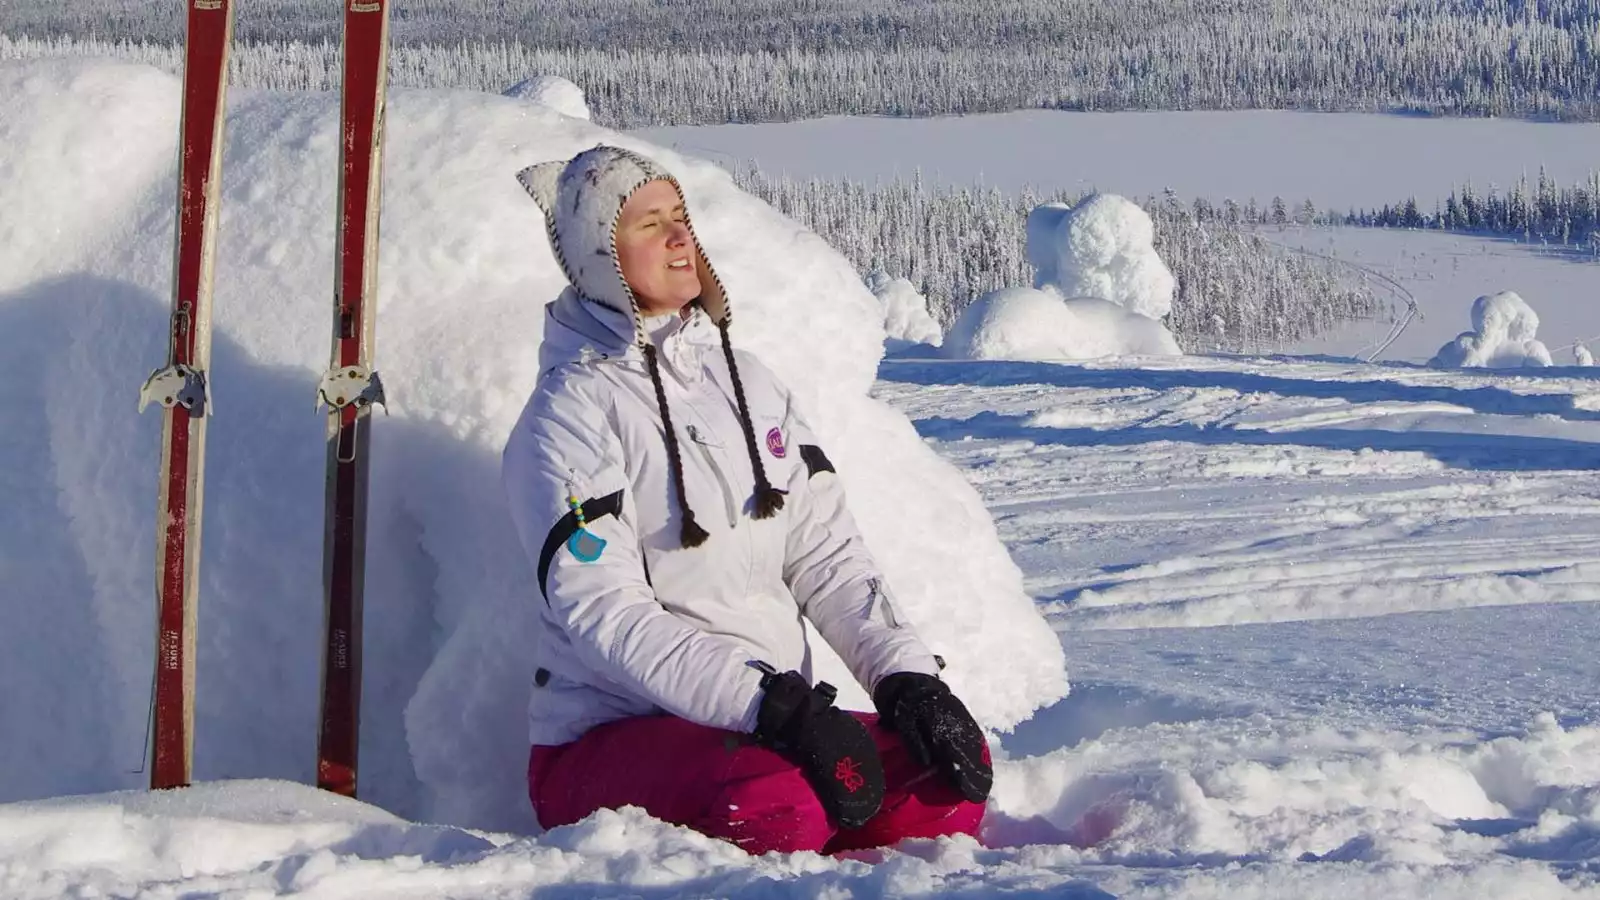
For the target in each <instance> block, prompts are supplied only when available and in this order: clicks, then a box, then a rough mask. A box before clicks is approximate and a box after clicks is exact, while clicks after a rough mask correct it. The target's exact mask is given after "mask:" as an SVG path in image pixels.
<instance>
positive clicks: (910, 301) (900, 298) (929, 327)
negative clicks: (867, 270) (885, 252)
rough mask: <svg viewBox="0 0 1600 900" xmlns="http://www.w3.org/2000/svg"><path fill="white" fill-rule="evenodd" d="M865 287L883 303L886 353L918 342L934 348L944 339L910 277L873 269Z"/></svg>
mask: <svg viewBox="0 0 1600 900" xmlns="http://www.w3.org/2000/svg"><path fill="white" fill-rule="evenodd" d="M867 288H868V289H869V290H871V291H872V293H873V295H874V296H876V297H877V298H878V302H879V303H881V304H882V305H883V330H884V334H885V335H886V337H885V338H884V346H885V349H887V350H888V351H889V352H891V353H894V352H898V351H902V350H906V349H909V348H911V347H913V346H916V345H917V344H927V345H930V346H933V347H937V346H939V345H940V344H942V343H943V342H944V332H943V331H941V330H940V328H939V323H938V322H935V321H934V320H933V316H931V315H929V314H928V298H926V297H924V296H922V294H920V293H918V292H917V287H916V285H914V284H912V283H911V282H910V280H909V279H905V278H891V277H889V275H888V274H887V273H885V272H874V273H872V275H871V277H869V278H868V279H867Z"/></svg>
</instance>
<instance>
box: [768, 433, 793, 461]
mask: <svg viewBox="0 0 1600 900" xmlns="http://www.w3.org/2000/svg"><path fill="white" fill-rule="evenodd" d="M767 452H768V453H771V454H772V455H773V456H776V457H777V458H779V459H783V458H784V457H785V456H788V455H789V448H787V447H785V446H784V445H783V432H782V431H780V430H779V429H777V428H774V429H772V430H771V431H769V432H767Z"/></svg>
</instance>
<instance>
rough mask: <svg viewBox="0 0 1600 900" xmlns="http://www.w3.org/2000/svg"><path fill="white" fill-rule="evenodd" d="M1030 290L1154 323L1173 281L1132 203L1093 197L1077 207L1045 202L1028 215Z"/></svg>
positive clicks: (1167, 303) (1146, 219)
mask: <svg viewBox="0 0 1600 900" xmlns="http://www.w3.org/2000/svg"><path fill="white" fill-rule="evenodd" d="M1027 227H1028V249H1027V255H1028V262H1029V263H1031V264H1032V265H1033V267H1034V268H1035V269H1036V270H1037V272H1036V274H1035V277H1034V287H1038V288H1044V287H1048V286H1054V287H1056V288H1057V289H1058V290H1060V292H1061V294H1062V295H1063V296H1066V297H1098V298H1100V299H1102V300H1109V301H1111V302H1112V303H1115V304H1117V305H1119V306H1121V307H1123V308H1125V309H1127V310H1129V311H1130V312H1136V313H1139V314H1141V315H1144V316H1148V317H1149V318H1152V319H1159V318H1161V317H1162V316H1165V315H1166V314H1167V313H1169V312H1171V311H1172V297H1173V292H1174V290H1175V289H1176V287H1177V281H1176V279H1174V278H1173V276H1172V272H1171V271H1170V270H1169V269H1168V268H1167V266H1166V263H1164V262H1162V261H1161V257H1160V256H1158V255H1157V254H1156V251H1155V246H1154V242H1155V226H1154V224H1153V223H1152V222H1151V221H1150V215H1149V214H1148V213H1146V212H1145V211H1144V210H1143V209H1141V208H1140V207H1139V205H1138V204H1137V203H1134V202H1133V201H1131V200H1129V199H1127V198H1125V197H1119V196H1117V195H1116V194H1096V195H1094V196H1092V197H1089V198H1087V199H1085V200H1084V201H1083V202H1081V203H1079V204H1078V205H1077V206H1072V207H1069V206H1067V205H1065V204H1061V203H1046V204H1044V205H1042V206H1038V207H1035V208H1034V210H1033V211H1032V212H1030V213H1029V214H1028V226H1027Z"/></svg>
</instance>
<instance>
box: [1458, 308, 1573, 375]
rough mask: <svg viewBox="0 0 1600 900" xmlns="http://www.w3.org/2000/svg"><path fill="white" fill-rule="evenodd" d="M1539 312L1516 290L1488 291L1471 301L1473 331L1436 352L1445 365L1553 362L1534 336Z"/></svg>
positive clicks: (1500, 366) (1492, 366)
mask: <svg viewBox="0 0 1600 900" xmlns="http://www.w3.org/2000/svg"><path fill="white" fill-rule="evenodd" d="M1538 331H1539V314H1538V313H1536V312H1534V311H1533V307H1531V306H1529V305H1528V303H1527V301H1526V300H1523V299H1522V298H1521V297H1519V296H1517V294H1516V292H1514V291H1500V292H1499V293H1495V294H1485V295H1483V296H1482V297H1479V298H1478V299H1477V300H1474V301H1473V302H1472V330H1471V331H1464V332H1462V333H1461V334H1460V335H1457V336H1456V339H1455V340H1453V341H1451V342H1450V343H1448V344H1445V345H1444V346H1443V347H1440V348H1439V352H1438V353H1437V354H1435V355H1434V357H1433V360H1432V361H1431V362H1430V363H1429V365H1434V366H1439V367H1442V368H1490V369H1508V368H1515V367H1520V366H1548V365H1552V364H1553V363H1552V361H1551V359H1550V351H1549V350H1548V349H1546V347H1545V345H1544V344H1543V343H1542V342H1540V341H1539V339H1538V338H1537V337H1535V335H1536V334H1537V333H1538Z"/></svg>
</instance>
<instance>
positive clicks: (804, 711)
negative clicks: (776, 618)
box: [755, 672, 883, 828]
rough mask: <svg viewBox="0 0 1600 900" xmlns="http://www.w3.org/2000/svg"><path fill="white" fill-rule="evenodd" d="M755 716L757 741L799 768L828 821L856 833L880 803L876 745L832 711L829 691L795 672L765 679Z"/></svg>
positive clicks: (850, 718)
mask: <svg viewBox="0 0 1600 900" xmlns="http://www.w3.org/2000/svg"><path fill="white" fill-rule="evenodd" d="M761 687H762V688H763V689H765V690H766V692H767V693H766V696H765V697H764V698H762V700H761V708H760V709H759V710H758V711H757V713H756V734H755V737H756V741H757V742H758V743H760V744H761V745H763V746H766V747H770V748H772V749H774V750H777V751H779V752H780V753H783V754H784V755H785V756H788V757H789V758H790V759H793V760H794V761H795V762H796V763H797V764H799V766H800V769H801V771H803V772H804V773H805V775H806V780H807V781H808V782H810V783H811V789H812V790H813V791H815V792H816V794H817V799H818V800H820V801H822V808H823V810H824V811H826V812H827V814H828V818H830V819H833V820H834V821H835V822H836V823H838V824H839V825H840V826H842V827H844V828H860V827H861V826H862V825H865V824H866V822H867V820H868V819H870V818H872V817H873V816H874V815H876V814H877V812H878V807H879V806H880V805H881V804H882V803H883V763H882V762H881V761H880V760H879V759H878V745H877V744H876V743H875V742H874V741H873V740H872V734H871V733H870V732H868V731H867V728H866V726H865V725H862V724H861V723H860V722H859V721H857V720H856V718H855V717H854V716H852V715H850V714H849V713H847V712H845V711H844V710H841V709H836V708H834V706H833V705H832V704H833V688H832V687H830V686H829V685H827V684H826V683H819V684H818V685H817V686H816V687H815V688H813V687H811V686H810V685H808V684H806V680H805V678H803V677H802V676H801V675H800V673H799V672H784V673H782V674H781V675H780V674H776V673H769V674H768V675H767V676H766V677H765V678H763V679H762V680H761Z"/></svg>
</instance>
